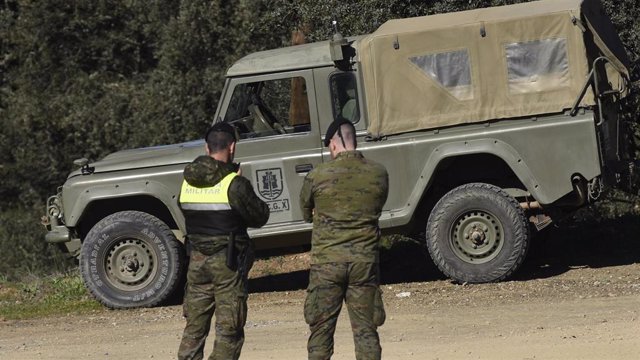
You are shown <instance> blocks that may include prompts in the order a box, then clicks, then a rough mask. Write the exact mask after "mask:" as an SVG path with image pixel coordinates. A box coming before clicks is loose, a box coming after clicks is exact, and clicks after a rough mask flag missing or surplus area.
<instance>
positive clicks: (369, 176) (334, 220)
mask: <svg viewBox="0 0 640 360" xmlns="http://www.w3.org/2000/svg"><path fill="white" fill-rule="evenodd" d="M388 192H389V175H388V174H387V170H386V169H385V168H384V166H382V165H380V164H378V163H375V162H373V161H369V160H366V159H365V158H364V156H362V153H360V152H359V151H346V152H342V153H340V154H338V156H337V157H336V158H335V159H334V160H333V161H330V162H328V163H324V164H321V165H319V166H318V167H317V168H316V169H314V170H313V171H311V172H310V173H309V174H307V177H306V178H305V181H304V184H303V186H302V191H301V192H300V203H301V204H302V211H303V216H304V219H305V221H307V222H313V234H312V239H311V260H312V262H313V263H315V264H318V263H327V262H378V242H379V240H380V231H379V228H378V219H379V218H380V213H381V212H382V206H383V205H384V203H385V201H387V194H388Z"/></svg>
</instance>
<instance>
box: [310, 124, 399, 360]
mask: <svg viewBox="0 0 640 360" xmlns="http://www.w3.org/2000/svg"><path fill="white" fill-rule="evenodd" d="M324 145H325V146H328V147H329V151H330V153H331V157H332V159H333V160H332V161H330V162H328V163H325V164H322V165H319V166H318V167H317V168H316V169H314V170H313V171H311V172H310V173H309V174H308V175H307V177H306V178H305V181H304V185H303V186H302V191H301V193H300V203H301V204H302V210H303V214H304V218H305V220H306V221H307V222H313V234H312V240H311V270H310V273H309V287H308V289H307V298H306V300H305V304H304V317H305V321H306V322H307V324H309V327H310V330H311V334H310V336H309V341H308V343H307V350H308V352H309V359H310V360H312V359H313V360H316V359H317V360H326V359H329V358H330V357H331V355H332V354H333V334H334V331H335V327H336V323H337V321H338V315H339V314H340V309H341V308H342V302H343V301H344V302H345V303H346V304H347V309H348V311H349V318H350V319H351V329H352V331H353V338H354V343H355V351H356V359H358V360H365V359H380V353H381V348H380V339H379V338H378V331H377V327H378V326H381V325H382V324H383V323H384V320H385V311H384V307H383V304H382V297H381V291H380V288H379V254H378V242H379V239H380V230H379V227H378V219H379V217H380V213H381V212H382V206H383V205H384V203H385V201H386V200H387V194H388V190H389V177H388V174H387V171H386V169H385V168H384V166H382V165H380V164H377V163H375V162H373V161H369V160H367V159H365V158H364V157H363V156H362V153H361V152H359V151H356V150H355V149H356V137H355V129H354V127H353V124H351V122H350V121H348V120H346V119H342V120H337V121H334V122H333V123H332V124H331V125H330V126H329V129H328V130H327V134H326V137H325V139H324Z"/></svg>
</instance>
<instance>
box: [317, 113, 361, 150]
mask: <svg viewBox="0 0 640 360" xmlns="http://www.w3.org/2000/svg"><path fill="white" fill-rule="evenodd" d="M338 129H340V131H338ZM347 132H348V133H349V134H351V135H350V139H353V146H354V148H355V146H356V137H355V133H356V129H355V127H354V126H353V123H351V121H349V120H347V119H344V118H342V119H338V120H334V121H333V122H332V123H331V124H329V127H328V128H327V133H326V134H325V136H324V146H329V142H330V141H331V139H332V138H333V137H334V136H336V134H338V135H342V136H343V140H344V133H347ZM345 145H346V141H345Z"/></svg>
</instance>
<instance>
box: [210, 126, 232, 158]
mask: <svg viewBox="0 0 640 360" xmlns="http://www.w3.org/2000/svg"><path fill="white" fill-rule="evenodd" d="M204 140H205V141H206V142H207V146H208V147H209V151H211V152H213V153H215V152H218V151H220V150H223V149H225V148H227V147H228V146H229V145H231V144H232V143H234V142H236V133H235V130H234V128H233V126H231V125H229V124H227V123H224V122H221V123H217V124H215V125H213V126H212V127H210V128H209V130H207V133H206V134H205V136H204Z"/></svg>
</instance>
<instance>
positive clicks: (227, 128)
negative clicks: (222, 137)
mask: <svg viewBox="0 0 640 360" xmlns="http://www.w3.org/2000/svg"><path fill="white" fill-rule="evenodd" d="M212 132H225V133H227V134H230V135H231V136H232V137H233V141H238V139H237V138H236V130H235V129H234V128H233V126H231V125H229V124H228V123H226V122H219V123H217V124H214V125H213V126H212V127H210V128H209V130H207V133H206V134H205V135H204V140H205V141H207V138H208V137H209V134H211V133H212Z"/></svg>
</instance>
